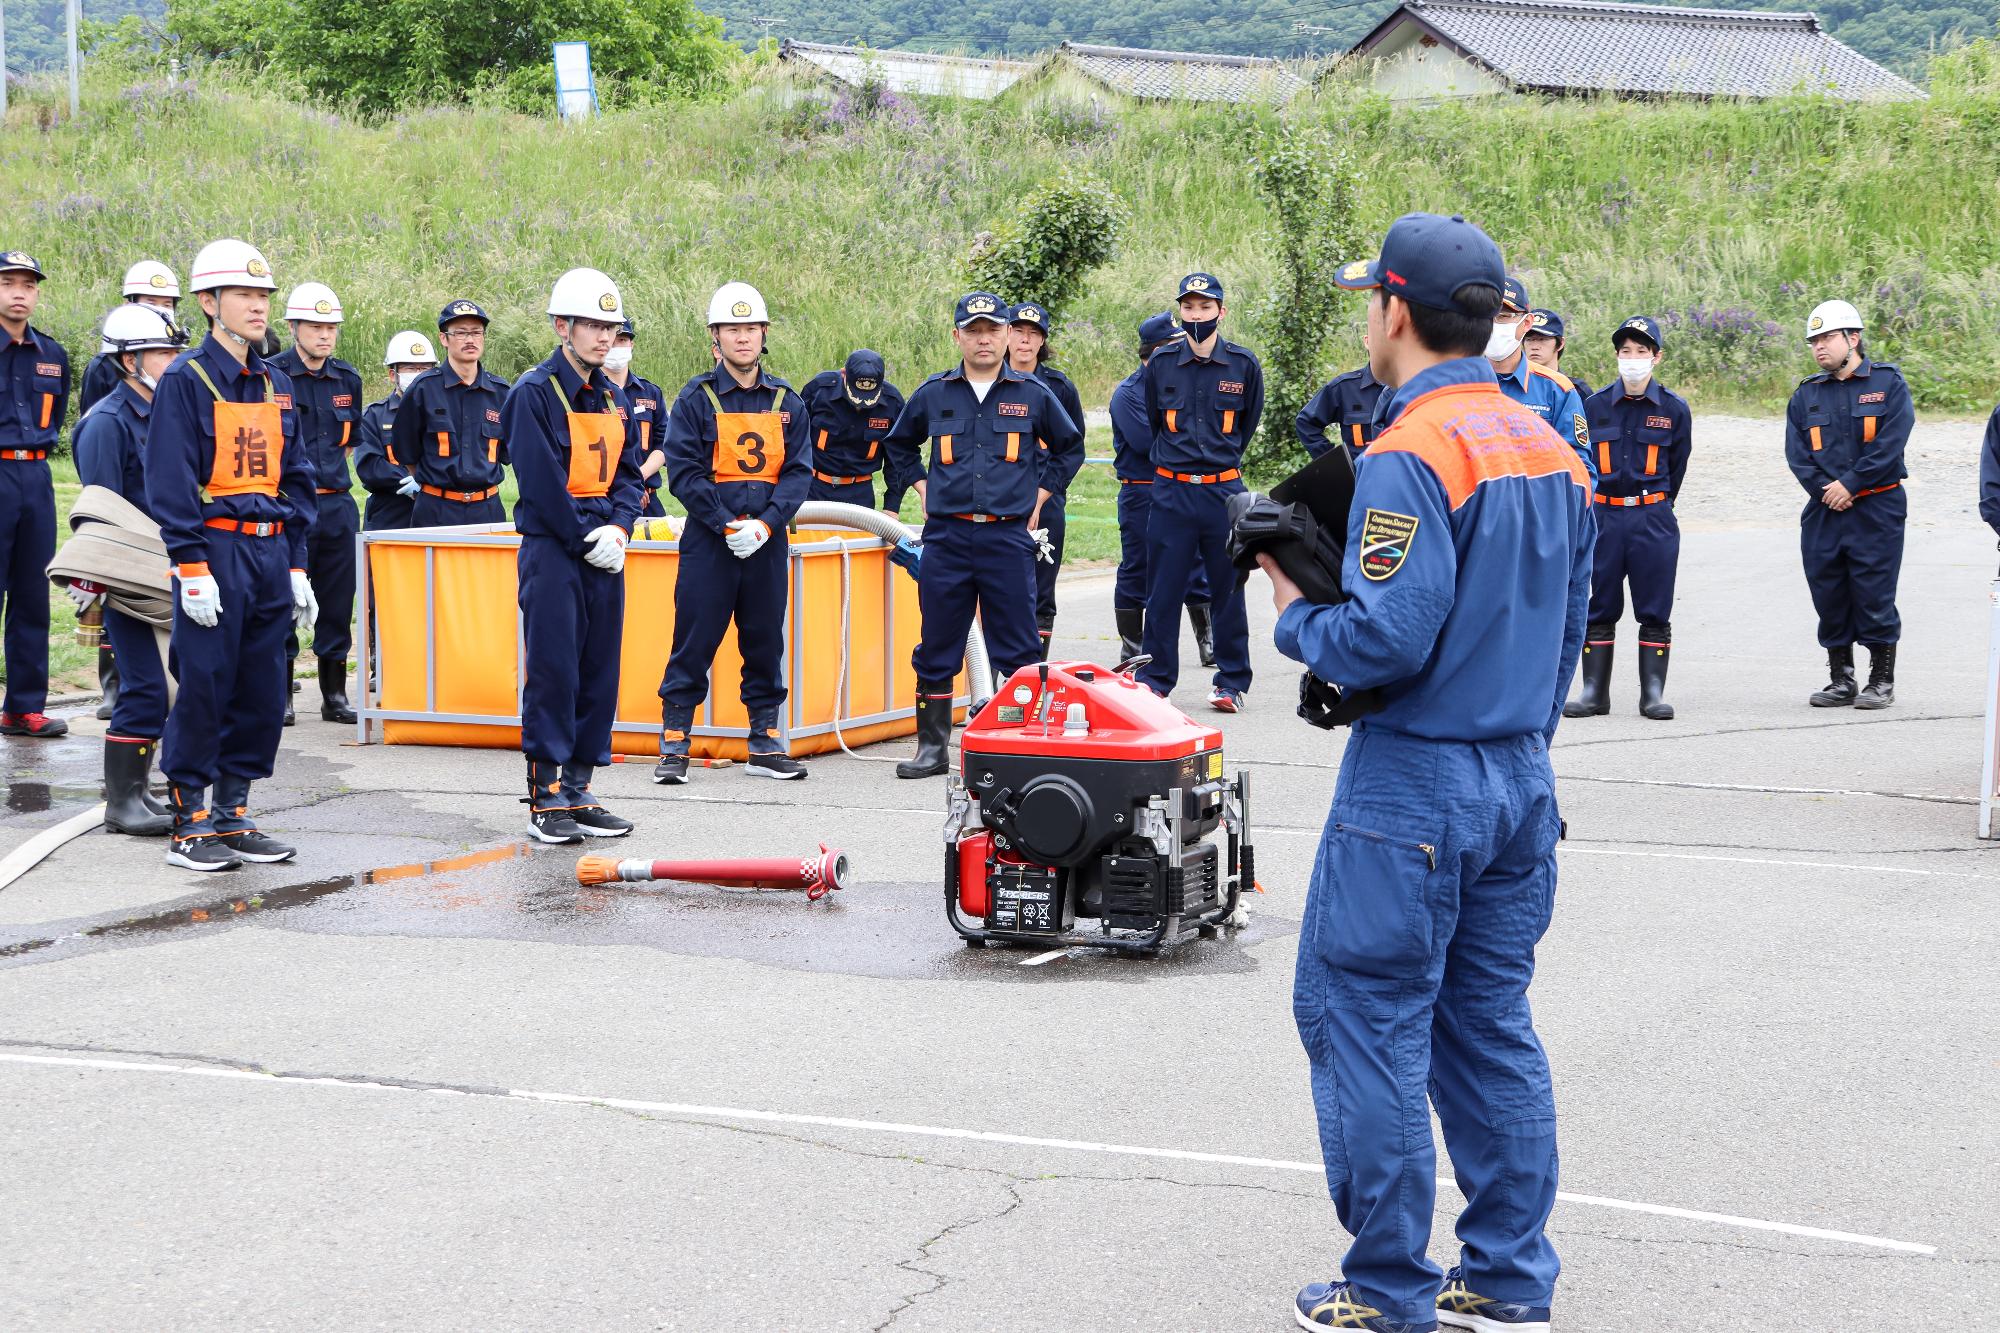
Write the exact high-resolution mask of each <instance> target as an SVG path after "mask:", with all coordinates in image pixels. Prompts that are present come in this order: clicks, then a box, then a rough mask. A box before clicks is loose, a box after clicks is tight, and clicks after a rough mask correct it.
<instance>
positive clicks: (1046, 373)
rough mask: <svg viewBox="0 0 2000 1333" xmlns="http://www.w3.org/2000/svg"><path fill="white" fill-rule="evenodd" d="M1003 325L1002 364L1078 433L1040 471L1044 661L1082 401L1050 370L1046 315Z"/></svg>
mask: <svg viewBox="0 0 2000 1333" xmlns="http://www.w3.org/2000/svg"><path fill="white" fill-rule="evenodd" d="M1007 322H1008V342H1007V364H1008V365H1009V366H1010V367H1012V368H1013V370H1014V372H1015V373H1016V374H1018V375H1032V376H1034V377H1035V378H1036V379H1038V380H1040V381H1041V382H1042V383H1043V385H1045V386H1046V387H1047V388H1048V391H1049V392H1050V393H1052V394H1054V395H1055V396H1056V402H1057V403H1059V404H1061V406H1062V410H1063V412H1064V413H1065V414H1066V415H1067V416H1068V417H1069V419H1070V424H1072V425H1073V426H1075V427H1076V429H1077V441H1076V447H1075V448H1073V449H1070V450H1068V451H1067V452H1064V453H1061V454H1057V453H1055V452H1053V451H1051V453H1050V454H1049V465H1048V466H1047V467H1046V468H1044V469H1043V470H1042V484H1043V486H1045V487H1046V488H1047V489H1048V492H1049V498H1048V499H1047V500H1046V501H1044V502H1043V503H1042V520H1041V526H1040V528H1039V529H1038V531H1039V532H1040V533H1041V534H1042V536H1041V537H1038V538H1037V539H1036V541H1037V544H1038V545H1039V544H1041V543H1042V542H1043V541H1044V540H1045V541H1046V546H1045V547H1044V549H1043V552H1042V556H1041V558H1040V559H1038V560H1036V562H1035V630H1036V633H1037V634H1038V635H1039V636H1040V637H1041V641H1042V660H1043V661H1047V660H1048V656H1049V638H1050V636H1051V635H1053V634H1054V633H1055V627H1056V576H1057V575H1058V574H1060V573H1061V572H1062V559H1063V539H1064V537H1065V535H1066V534H1067V532H1068V524H1067V521H1066V519H1065V517H1064V509H1065V506H1066V504H1067V499H1068V494H1069V487H1070V483H1071V482H1073V481H1075V480H1076V474H1077V472H1078V470H1079V469H1081V468H1082V467H1083V431H1084V423H1083V395H1081V394H1079V393H1078V392H1077V391H1076V385H1075V384H1074V383H1073V382H1071V380H1070V377H1069V376H1067V375H1065V374H1063V373H1062V372H1061V371H1060V370H1057V369H1056V368H1055V367H1054V366H1052V365H1050V364H1049V334H1050V331H1051V325H1050V322H1049V312H1048V311H1047V310H1045V309H1043V308H1042V307H1041V306H1039V305H1037V304H1035V303H1034V302H1033V301H1023V302H1022V303H1021V304H1019V305H1017V306H1015V307H1014V309H1013V310H1012V311H1011V312H1010V313H1009V314H1008V316H1007ZM1043 447H1044V448H1046V447H1047V444H1046V442H1044V445H1043Z"/></svg>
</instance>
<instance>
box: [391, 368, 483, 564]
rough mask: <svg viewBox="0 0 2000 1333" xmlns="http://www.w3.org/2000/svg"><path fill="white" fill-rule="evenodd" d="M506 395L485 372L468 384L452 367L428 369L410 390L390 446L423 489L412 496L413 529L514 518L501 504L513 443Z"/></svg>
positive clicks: (399, 411) (477, 374) (397, 417)
mask: <svg viewBox="0 0 2000 1333" xmlns="http://www.w3.org/2000/svg"><path fill="white" fill-rule="evenodd" d="M506 396H507V381H506V380H503V379H501V378H500V377H499V376H498V375H491V374H488V373H487V371H486V367H484V366H481V367H480V368H479V369H478V370H477V371H476V372H474V374H473V376H472V382H471V383H470V384H467V383H466V382H465V381H464V380H461V379H460V378H459V377H458V372H457V371H456V370H453V369H452V368H451V366H450V365H449V364H446V365H441V366H435V367H433V368H431V369H430V370H427V371H425V372H424V373H423V374H421V375H419V376H417V379H416V382H415V383H413V384H412V385H410V387H409V388H408V389H406V390H404V391H403V402H402V405H401V406H399V407H398V408H397V409H396V415H395V421H394V423H393V425H392V426H391V428H390V431H389V445H390V452H391V453H393V454H394V455H395V458H396V460H397V462H399V463H401V464H402V465H403V466H404V467H407V468H408V469H410V473H411V475H412V476H414V477H416V479H417V482H418V484H420V485H421V486H422V487H423V490H421V491H419V492H418V493H417V494H416V495H413V496H411V497H410V498H411V500H412V501H413V502H414V503H413V505H412V508H411V514H410V526H411V527H415V528H432V527H454V526H457V525H459V524H465V523H505V522H506V521H507V507H506V506H505V505H504V504H502V503H501V501H500V483H501V482H503V481H505V480H506V478H507V471H506V464H507V463H508V461H509V458H508V446H509V445H510V444H511V443H512V441H511V440H509V439H508V438H507V437H506V435H505V434H504V432H503V431H502V430H501V428H500V404H501V402H502V400H504V399H505V398H506Z"/></svg>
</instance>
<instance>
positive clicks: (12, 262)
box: [0, 250, 49, 278]
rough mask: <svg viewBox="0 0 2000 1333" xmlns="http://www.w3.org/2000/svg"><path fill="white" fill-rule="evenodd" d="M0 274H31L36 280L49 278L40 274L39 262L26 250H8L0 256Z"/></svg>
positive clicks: (42, 273) (40, 266) (44, 274)
mask: <svg viewBox="0 0 2000 1333" xmlns="http://www.w3.org/2000/svg"><path fill="white" fill-rule="evenodd" d="M0 273H32V274H34V275H35V276H36V277H37V278H46V277H48V276H49V275H48V274H46V273H44V272H42V265H41V261H40V260H38V259H36V258H35V257H34V256H33V255H31V254H29V253H28V252H27V251H26V250H9V251H7V252H6V253H5V254H0Z"/></svg>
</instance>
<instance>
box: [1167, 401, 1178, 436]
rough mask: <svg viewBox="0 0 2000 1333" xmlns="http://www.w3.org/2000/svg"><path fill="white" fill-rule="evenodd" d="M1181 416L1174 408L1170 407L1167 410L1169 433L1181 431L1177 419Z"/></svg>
mask: <svg viewBox="0 0 2000 1333" xmlns="http://www.w3.org/2000/svg"><path fill="white" fill-rule="evenodd" d="M1179 416H1180V413H1178V412H1176V411H1175V410H1174V409H1173V408H1171V407H1170V408H1168V409H1167V430H1168V432H1169V433H1172V432H1174V431H1178V430H1179V429H1180V426H1179V425H1178V424H1176V418H1178V417H1179Z"/></svg>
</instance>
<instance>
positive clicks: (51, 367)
mask: <svg viewBox="0 0 2000 1333" xmlns="http://www.w3.org/2000/svg"><path fill="white" fill-rule="evenodd" d="M35 373H36V374H37V375H46V376H47V377H49V378H50V379H56V378H58V377H60V376H61V375H62V367H61V366H59V365H57V364H56V363H55V362H53V361H37V362H35Z"/></svg>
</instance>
